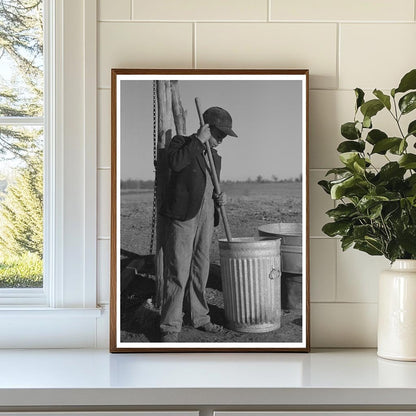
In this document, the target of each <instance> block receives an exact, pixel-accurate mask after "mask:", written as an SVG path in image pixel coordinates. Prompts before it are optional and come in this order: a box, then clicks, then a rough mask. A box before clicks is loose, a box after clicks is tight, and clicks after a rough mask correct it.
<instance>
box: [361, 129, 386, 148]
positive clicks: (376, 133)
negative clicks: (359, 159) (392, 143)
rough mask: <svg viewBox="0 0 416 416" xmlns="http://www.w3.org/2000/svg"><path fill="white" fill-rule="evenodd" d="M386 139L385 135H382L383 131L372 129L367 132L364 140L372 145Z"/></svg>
mask: <svg viewBox="0 0 416 416" xmlns="http://www.w3.org/2000/svg"><path fill="white" fill-rule="evenodd" d="M387 137H388V136H387V134H386V133H384V131H381V130H378V129H374V130H371V131H369V132H368V134H367V138H366V140H367V142H368V143H370V144H373V145H374V144H376V143H377V142H379V141H380V140H383V139H386V138H387Z"/></svg>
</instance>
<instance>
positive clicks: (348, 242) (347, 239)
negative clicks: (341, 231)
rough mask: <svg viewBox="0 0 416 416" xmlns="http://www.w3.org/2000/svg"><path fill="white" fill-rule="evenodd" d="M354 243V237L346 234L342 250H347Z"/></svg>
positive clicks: (342, 241) (343, 238)
mask: <svg viewBox="0 0 416 416" xmlns="http://www.w3.org/2000/svg"><path fill="white" fill-rule="evenodd" d="M353 244H354V237H353V236H351V235H346V236H344V237H342V238H341V247H342V251H345V250H347V249H348V248H350V247H351V246H352V245H353Z"/></svg>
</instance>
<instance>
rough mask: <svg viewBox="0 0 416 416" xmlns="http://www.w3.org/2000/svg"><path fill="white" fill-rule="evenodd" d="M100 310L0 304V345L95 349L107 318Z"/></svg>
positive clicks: (2, 346) (1, 346) (9, 346)
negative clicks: (100, 327) (99, 333)
mask: <svg viewBox="0 0 416 416" xmlns="http://www.w3.org/2000/svg"><path fill="white" fill-rule="evenodd" d="M103 313H104V311H103V309H100V308H45V307H33V306H32V307H29V306H27V307H25V306H19V307H11V306H2V307H1V308H0V334H2V336H1V337H0V348H96V347H97V344H98V342H99V341H98V332H99V330H98V329H99V326H101V325H102V323H103V322H104V323H105V322H106V321H107V319H104V318H103V319H99V318H102V315H103ZM98 322H100V324H98ZM101 332H103V333H104V332H107V329H106V328H102V329H101ZM0 403H1V401H0Z"/></svg>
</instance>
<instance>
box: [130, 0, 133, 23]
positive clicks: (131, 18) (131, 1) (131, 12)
mask: <svg viewBox="0 0 416 416" xmlns="http://www.w3.org/2000/svg"><path fill="white" fill-rule="evenodd" d="M130 20H133V0H130Z"/></svg>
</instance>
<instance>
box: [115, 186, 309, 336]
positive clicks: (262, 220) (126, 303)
mask: <svg viewBox="0 0 416 416" xmlns="http://www.w3.org/2000/svg"><path fill="white" fill-rule="evenodd" d="M222 188H223V191H224V192H226V193H227V196H228V203H227V205H226V210H227V214H228V220H229V223H230V228H231V232H232V235H233V236H238V237H248V236H256V235H257V228H258V227H259V226H260V225H263V224H268V223H276V222H300V221H301V205H302V204H301V184H300V183H295V182H294V183H265V184H261V183H260V184H258V183H237V184H236V183H232V184H227V183H224V184H222ZM151 211H152V192H151V191H124V192H123V193H122V197H121V245H122V249H124V250H128V251H129V252H131V253H136V254H139V255H141V256H143V255H148V254H149V251H150V250H149V241H150V229H151ZM224 237H225V236H224V232H223V229H222V226H220V227H217V229H216V231H215V233H214V236H213V244H212V247H211V260H212V264H211V272H210V277H209V280H208V287H207V299H208V304H209V308H210V316H211V320H212V322H214V323H216V324H219V325H222V326H224V330H223V331H221V332H220V333H217V334H209V333H206V332H202V331H200V330H197V329H194V328H192V327H191V326H190V325H189V323H188V322H187V317H186V316H184V326H183V329H182V331H181V333H180V336H179V342H189V343H192V342H199V343H203V342H218V343H221V342H230V343H231V342H236V343H259V342H264V343H267V342H283V343H284V342H301V340H302V313H301V310H300V309H289V308H286V309H285V304H284V303H285V302H284V301H283V309H282V310H281V326H280V328H279V329H276V330H274V331H271V332H266V333H243V332H236V331H232V330H230V329H227V328H226V325H227V323H226V322H225V316H224V299H223V295H222V290H221V276H220V268H219V249H218V242H217V240H218V238H224ZM147 257H148V259H150V257H149V256H147ZM129 261H130V260H129V259H128V258H125V259H124V260H123V262H122V263H123V264H122V272H123V271H124V275H126V273H127V275H129V274H130V275H129V276H128V277H129V281H130V284H129V285H128V287H127V289H126V290H124V291H123V295H122V299H121V341H122V342H138V343H140V342H159V341H160V332H159V321H160V313H159V311H158V310H157V309H156V308H155V307H154V305H153V303H152V298H153V296H154V294H155V278H154V275H153V272H152V270H151V267H150V266H149V270H143V267H141V270H137V269H134V267H129V270H128V271H127V272H126V269H125V267H126V266H127V265H128V264H129ZM130 264H133V263H131V262H130ZM133 265H134V264H133ZM145 268H146V267H145ZM283 295H284V294H283Z"/></svg>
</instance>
